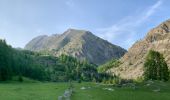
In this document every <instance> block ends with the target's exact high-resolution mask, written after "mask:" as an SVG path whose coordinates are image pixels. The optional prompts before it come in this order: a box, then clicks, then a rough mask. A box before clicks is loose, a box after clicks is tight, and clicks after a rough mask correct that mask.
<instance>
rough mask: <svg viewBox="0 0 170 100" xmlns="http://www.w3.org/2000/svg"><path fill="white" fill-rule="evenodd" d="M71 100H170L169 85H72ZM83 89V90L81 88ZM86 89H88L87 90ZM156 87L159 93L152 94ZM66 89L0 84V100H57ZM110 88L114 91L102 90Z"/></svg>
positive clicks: (62, 86) (55, 85) (56, 85)
mask: <svg viewBox="0 0 170 100" xmlns="http://www.w3.org/2000/svg"><path fill="white" fill-rule="evenodd" d="M73 85H74V88H75V89H74V91H75V92H74V93H73V95H72V100H170V83H162V82H155V83H154V84H152V85H150V86H145V85H144V84H139V85H138V86H137V87H138V88H137V89H136V90H134V89H133V88H130V87H123V88H118V87H113V86H107V85H101V84H95V83H80V84H79V83H73ZM82 87H85V88H86V89H85V90H82V89H81V88H82ZM87 87H90V88H88V89H87ZM157 87H160V88H161V91H160V92H153V90H154V89H156V88H157ZM67 88H68V83H41V82H34V83H31V82H30V83H27V82H24V83H18V82H10V83H0V100H57V98H58V96H60V95H62V94H63V93H64V91H65V90H66V89H67ZM104 88H112V89H114V91H109V90H104Z"/></svg>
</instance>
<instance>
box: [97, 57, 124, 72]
mask: <svg viewBox="0 0 170 100" xmlns="http://www.w3.org/2000/svg"><path fill="white" fill-rule="evenodd" d="M120 64H121V63H120V61H119V60H117V59H112V60H110V61H108V62H107V63H105V64H103V65H101V66H99V67H98V72H99V73H103V72H106V71H107V70H109V69H110V68H113V67H118V66H119V65H120Z"/></svg>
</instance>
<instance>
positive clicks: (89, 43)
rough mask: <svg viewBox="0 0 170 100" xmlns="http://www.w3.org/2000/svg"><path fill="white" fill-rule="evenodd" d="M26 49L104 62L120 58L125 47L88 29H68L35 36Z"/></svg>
mask: <svg viewBox="0 0 170 100" xmlns="http://www.w3.org/2000/svg"><path fill="white" fill-rule="evenodd" d="M25 49H27V50H32V51H46V52H49V53H51V54H52V55H54V56H60V55H61V54H66V55H70V56H73V57H76V58H78V59H80V60H85V59H86V60H88V61H89V62H91V63H95V64H103V63H105V62H106V61H108V60H111V59H113V58H120V57H121V56H123V55H124V53H125V52H126V50H125V49H123V48H121V47H119V46H116V45H113V44H111V43H109V42H108V41H105V40H103V39H101V38H99V37H97V36H95V35H93V34H92V33H91V32H89V31H86V30H78V29H68V30H66V31H65V32H64V33H63V34H59V35H56V36H55V35H53V36H48V37H42V38H38V39H37V38H34V39H33V40H32V41H30V42H29V43H28V44H27V45H26V46H25Z"/></svg>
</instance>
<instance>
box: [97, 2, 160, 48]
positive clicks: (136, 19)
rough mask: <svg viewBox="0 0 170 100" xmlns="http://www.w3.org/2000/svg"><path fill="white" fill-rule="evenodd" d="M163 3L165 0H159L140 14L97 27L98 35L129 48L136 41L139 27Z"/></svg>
mask: <svg viewBox="0 0 170 100" xmlns="http://www.w3.org/2000/svg"><path fill="white" fill-rule="evenodd" d="M162 3H163V1H162V0H159V1H157V2H156V3H155V4H153V5H151V6H150V7H148V8H147V9H146V10H144V11H142V12H140V14H139V13H138V15H133V16H127V17H125V18H123V19H122V20H120V21H119V22H118V23H116V24H113V25H112V26H110V27H107V28H100V29H97V32H98V36H100V37H101V38H104V39H106V40H108V41H110V42H112V43H114V44H118V45H120V46H122V47H124V48H126V49H127V48H129V46H131V45H132V44H133V43H134V42H135V41H136V34H137V28H138V27H139V26H141V25H142V24H144V22H146V21H147V19H148V18H150V17H151V16H152V15H154V13H155V12H156V10H157V9H158V8H159V7H160V6H161V4H162ZM120 41H121V42H120Z"/></svg>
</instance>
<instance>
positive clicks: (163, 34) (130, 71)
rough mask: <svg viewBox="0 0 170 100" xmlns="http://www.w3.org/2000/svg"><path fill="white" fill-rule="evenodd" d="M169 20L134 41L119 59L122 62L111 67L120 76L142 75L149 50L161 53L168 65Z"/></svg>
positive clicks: (169, 58) (169, 47)
mask: <svg viewBox="0 0 170 100" xmlns="http://www.w3.org/2000/svg"><path fill="white" fill-rule="evenodd" d="M169 30H170V20H167V21H165V22H163V23H161V24H160V25H158V26H157V27H155V28H153V29H152V30H151V31H149V32H148V33H147V35H146V37H145V38H144V39H143V40H140V41H138V42H136V43H135V44H134V45H133V46H132V47H131V48H130V49H129V50H128V52H127V53H126V54H125V55H124V56H123V57H122V58H121V59H120V61H121V62H122V64H121V65H120V66H119V67H117V68H112V69H111V71H112V72H113V73H114V74H117V75H118V74H119V75H120V76H121V77H122V78H127V79H137V78H139V77H141V76H142V75H143V65H144V61H145V58H146V55H147V53H148V51H149V50H151V49H152V50H155V51H158V52H160V53H162V54H163V55H164V57H165V60H166V61H167V63H168V65H169V66H170V55H169V54H170V31H169Z"/></svg>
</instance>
